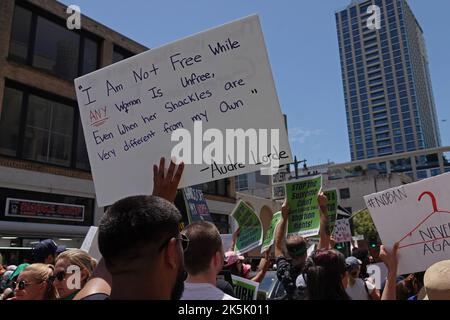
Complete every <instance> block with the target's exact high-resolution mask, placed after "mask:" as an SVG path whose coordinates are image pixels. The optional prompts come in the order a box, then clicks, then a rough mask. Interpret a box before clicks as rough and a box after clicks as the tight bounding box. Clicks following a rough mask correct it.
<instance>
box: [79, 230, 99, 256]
mask: <svg viewBox="0 0 450 320" xmlns="http://www.w3.org/2000/svg"><path fill="white" fill-rule="evenodd" d="M80 249H81V250H84V251H86V252H87V253H89V255H90V256H91V257H93V258H94V259H96V260H97V261H100V259H101V258H102V254H101V253H100V250H99V248H98V227H94V226H92V227H90V228H89V230H88V233H87V234H86V237H85V238H84V240H83V244H82V245H81V247H80Z"/></svg>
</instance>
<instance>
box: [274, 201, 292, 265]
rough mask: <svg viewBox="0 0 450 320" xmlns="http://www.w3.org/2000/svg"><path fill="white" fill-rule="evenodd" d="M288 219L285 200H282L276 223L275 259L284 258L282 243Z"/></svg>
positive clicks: (287, 208)
mask: <svg viewBox="0 0 450 320" xmlns="http://www.w3.org/2000/svg"><path fill="white" fill-rule="evenodd" d="M288 218H289V207H288V203H287V199H285V200H284V203H283V205H282V206H281V219H280V222H279V223H278V227H277V230H276V232H275V258H278V257H281V256H284V254H283V242H284V237H285V235H286V225H287V222H288Z"/></svg>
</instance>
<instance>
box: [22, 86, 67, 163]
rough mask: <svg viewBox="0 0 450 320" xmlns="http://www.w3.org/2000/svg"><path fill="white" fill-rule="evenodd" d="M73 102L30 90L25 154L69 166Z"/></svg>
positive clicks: (24, 142) (40, 160) (37, 159)
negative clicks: (47, 96) (49, 97)
mask: <svg viewBox="0 0 450 320" xmlns="http://www.w3.org/2000/svg"><path fill="white" fill-rule="evenodd" d="M73 118H74V108H73V106H69V105H65V104H62V103H58V102H55V101H52V100H48V99H45V98H41V97H39V96H36V95H33V94H30V95H29V98H28V108H27V115H26V123H25V136H24V141H23V158H25V159H27V160H35V161H38V162H45V163H52V164H57V165H61V166H65V167H68V166H70V161H71V156H72V133H73V127H72V126H73Z"/></svg>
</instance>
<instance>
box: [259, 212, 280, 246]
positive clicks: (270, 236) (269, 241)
mask: <svg viewBox="0 0 450 320" xmlns="http://www.w3.org/2000/svg"><path fill="white" fill-rule="evenodd" d="M280 220H281V211H278V212H277V213H275V214H274V215H273V217H272V220H271V221H270V226H269V229H268V230H267V233H266V237H265V238H264V241H263V244H262V247H261V253H263V252H264V251H266V250H267V249H269V248H270V246H271V245H273V243H274V241H275V239H274V233H275V230H276V228H277V225H278V223H279V222H280Z"/></svg>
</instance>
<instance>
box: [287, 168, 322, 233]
mask: <svg viewBox="0 0 450 320" xmlns="http://www.w3.org/2000/svg"><path fill="white" fill-rule="evenodd" d="M321 187H322V176H315V177H313V178H306V179H303V180H300V181H298V182H294V183H287V184H286V196H287V201H288V205H289V220H288V234H298V235H300V236H302V237H310V236H315V235H317V234H319V227H320V212H319V206H318V202H317V195H318V193H319V190H320V188H321Z"/></svg>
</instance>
